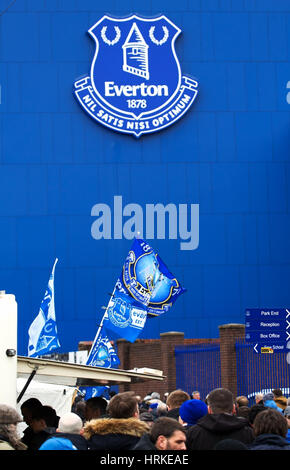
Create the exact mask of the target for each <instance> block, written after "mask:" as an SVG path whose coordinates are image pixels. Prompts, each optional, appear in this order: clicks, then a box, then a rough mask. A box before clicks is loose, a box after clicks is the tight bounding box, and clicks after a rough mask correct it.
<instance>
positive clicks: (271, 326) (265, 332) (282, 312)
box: [245, 308, 290, 354]
mask: <svg viewBox="0 0 290 470" xmlns="http://www.w3.org/2000/svg"><path fill="white" fill-rule="evenodd" d="M245 326H246V341H249V342H251V343H254V351H255V352H256V353H270V354H271V353H274V352H286V351H287V352H289V348H290V309H286V308H282V309H256V308H254V309H247V310H246V319H245Z"/></svg>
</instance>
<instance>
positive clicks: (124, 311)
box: [103, 290, 147, 343]
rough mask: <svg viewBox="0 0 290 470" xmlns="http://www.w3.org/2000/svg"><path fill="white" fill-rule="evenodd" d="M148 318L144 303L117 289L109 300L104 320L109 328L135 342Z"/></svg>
mask: <svg viewBox="0 0 290 470" xmlns="http://www.w3.org/2000/svg"><path fill="white" fill-rule="evenodd" d="M146 318H147V310H146V307H144V305H142V304H140V302H137V301H136V300H134V299H133V298H132V297H130V296H129V295H126V294H122V293H121V292H118V291H116V290H115V293H114V294H113V295H112V297H111V299H110V301H109V304H108V307H107V309H106V312H105V315H104V317H103V322H104V325H105V326H106V328H107V329H109V330H111V331H113V332H115V333H117V335H118V336H120V337H122V338H125V339H127V340H128V341H130V342H131V343H134V341H135V340H136V338H137V337H138V336H139V334H140V332H141V331H142V330H143V328H144V325H145V322H146Z"/></svg>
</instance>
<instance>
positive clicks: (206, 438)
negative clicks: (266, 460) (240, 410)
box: [187, 413, 254, 451]
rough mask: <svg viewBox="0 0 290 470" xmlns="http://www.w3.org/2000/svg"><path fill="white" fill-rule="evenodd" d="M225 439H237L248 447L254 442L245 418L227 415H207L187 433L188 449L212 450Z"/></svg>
mask: <svg viewBox="0 0 290 470" xmlns="http://www.w3.org/2000/svg"><path fill="white" fill-rule="evenodd" d="M224 439H235V440H238V441H241V442H243V443H244V444H246V445H248V444H250V443H251V442H252V441H253V440H254V435H253V431H252V428H251V427H250V426H249V425H248V421H247V420H246V419H245V418H242V417H237V416H234V415H231V414H227V413H219V414H207V415H206V416H203V417H202V418H201V419H200V420H199V421H198V423H197V424H195V425H194V426H191V427H190V428H189V429H188V431H187V449H188V450H189V451H192V450H211V449H213V448H214V447H215V445H216V444H217V443H218V442H219V441H222V440H224Z"/></svg>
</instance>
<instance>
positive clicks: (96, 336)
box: [88, 285, 116, 358]
mask: <svg viewBox="0 0 290 470" xmlns="http://www.w3.org/2000/svg"><path fill="white" fill-rule="evenodd" d="M115 290H116V285H115V287H114V290H113V293H112V295H111V297H110V300H111V299H112V298H113V297H114V294H115ZM110 300H109V302H108V305H107V307H106V310H105V313H104V315H103V318H102V320H101V321H100V324H99V328H98V329H97V333H96V335H95V338H94V341H93V343H92V346H91V348H90V350H89V353H88V358H89V357H90V354H91V352H92V350H93V348H94V346H95V344H96V342H97V340H98V337H99V334H100V332H101V330H102V328H103V323H104V318H105V315H106V313H107V310H108V306H109V303H110Z"/></svg>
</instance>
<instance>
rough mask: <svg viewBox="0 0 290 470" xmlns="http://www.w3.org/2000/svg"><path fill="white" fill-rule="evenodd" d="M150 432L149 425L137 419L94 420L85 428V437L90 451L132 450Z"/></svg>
mask: <svg viewBox="0 0 290 470" xmlns="http://www.w3.org/2000/svg"><path fill="white" fill-rule="evenodd" d="M148 431H149V427H148V425H147V424H146V423H145V422H144V421H140V420H139V419H137V418H128V419H115V418H105V419H92V420H91V421H88V422H87V423H86V424H85V426H84V434H83V436H84V437H85V438H86V439H87V440H88V449H89V450H111V451H119V450H132V449H133V447H135V445H136V444H137V442H138V441H139V439H140V438H141V436H143V434H145V433H147V432H148Z"/></svg>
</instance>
